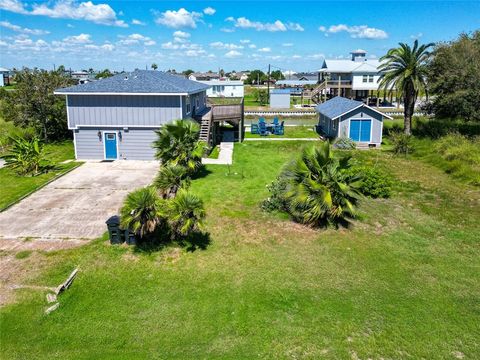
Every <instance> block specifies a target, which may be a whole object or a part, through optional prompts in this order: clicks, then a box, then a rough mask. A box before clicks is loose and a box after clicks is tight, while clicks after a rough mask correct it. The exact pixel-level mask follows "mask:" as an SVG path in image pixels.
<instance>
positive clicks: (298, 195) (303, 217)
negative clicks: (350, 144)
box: [282, 142, 361, 226]
mask: <svg viewBox="0 0 480 360" xmlns="http://www.w3.org/2000/svg"><path fill="white" fill-rule="evenodd" d="M350 166H351V165H350V157H349V156H344V157H342V158H340V159H337V158H336V157H334V155H333V151H332V149H331V146H330V144H329V143H328V142H324V143H322V144H320V145H319V146H309V147H306V148H305V149H304V150H303V151H302V154H301V156H300V157H299V158H298V159H297V160H295V161H293V162H292V163H290V164H289V165H287V167H286V168H285V170H284V173H283V174H282V176H285V177H286V179H287V184H288V185H287V199H288V201H289V212H290V214H291V215H292V216H293V218H294V219H296V220H297V221H299V222H301V223H304V224H307V225H311V226H321V225H327V224H329V225H334V226H338V224H339V223H341V222H345V221H348V220H349V219H351V218H353V217H354V216H355V205H356V203H357V200H358V199H359V198H360V196H361V195H360V192H359V187H360V185H361V182H360V179H359V177H356V176H355V175H351V174H349V173H348V172H347V170H348V169H349V168H350Z"/></svg>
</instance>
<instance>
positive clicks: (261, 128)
mask: <svg viewBox="0 0 480 360" xmlns="http://www.w3.org/2000/svg"><path fill="white" fill-rule="evenodd" d="M258 133H259V134H260V135H261V136H266V135H268V132H267V125H266V124H265V121H264V122H259V123H258Z"/></svg>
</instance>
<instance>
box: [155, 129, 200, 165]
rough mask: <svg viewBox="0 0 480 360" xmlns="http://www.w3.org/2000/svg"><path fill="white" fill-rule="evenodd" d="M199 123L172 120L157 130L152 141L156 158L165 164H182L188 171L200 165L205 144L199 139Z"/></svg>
mask: <svg viewBox="0 0 480 360" xmlns="http://www.w3.org/2000/svg"><path fill="white" fill-rule="evenodd" d="M199 132H200V125H198V123H196V122H195V121H193V120H174V121H173V122H171V123H169V124H166V125H164V126H163V127H162V129H161V130H158V131H157V135H158V137H157V139H156V140H155V141H154V142H153V148H154V149H155V151H156V154H155V156H156V158H157V159H158V160H161V162H162V163H163V164H164V165H166V164H168V163H171V164H173V165H180V166H184V167H186V168H187V169H188V171H189V172H190V173H193V172H195V171H196V170H197V169H198V168H199V167H200V166H201V161H202V156H203V154H204V153H205V149H206V147H207V144H206V143H205V142H202V141H199Z"/></svg>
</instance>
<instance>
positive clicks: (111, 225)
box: [105, 215, 125, 244]
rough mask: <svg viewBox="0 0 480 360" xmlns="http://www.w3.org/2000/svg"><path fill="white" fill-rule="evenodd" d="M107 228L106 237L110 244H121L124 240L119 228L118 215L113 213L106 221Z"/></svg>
mask: <svg viewBox="0 0 480 360" xmlns="http://www.w3.org/2000/svg"><path fill="white" fill-rule="evenodd" d="M105 223H106V224H107V228H108V237H109V238H110V244H121V243H123V242H124V241H125V239H124V236H123V234H122V231H121V230H120V216H118V215H113V216H111V217H110V218H109V219H108V220H107V221H106V222H105Z"/></svg>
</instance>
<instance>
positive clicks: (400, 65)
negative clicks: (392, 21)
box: [379, 40, 434, 135]
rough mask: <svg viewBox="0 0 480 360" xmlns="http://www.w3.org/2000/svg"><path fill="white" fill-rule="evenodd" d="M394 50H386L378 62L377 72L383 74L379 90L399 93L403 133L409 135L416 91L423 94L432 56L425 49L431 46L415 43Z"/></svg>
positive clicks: (401, 45)
mask: <svg viewBox="0 0 480 360" xmlns="http://www.w3.org/2000/svg"><path fill="white" fill-rule="evenodd" d="M399 45H400V46H399V47H398V48H393V49H390V50H388V52H387V54H386V55H385V56H383V57H381V58H380V61H384V63H383V64H381V65H380V67H379V70H380V71H381V72H383V73H384V74H383V75H382V77H381V80H380V85H379V87H380V88H383V90H384V91H386V92H389V93H390V94H391V93H392V91H393V90H397V91H399V92H401V94H402V98H403V103H404V107H405V108H404V132H405V134H407V135H410V134H411V128H412V116H413V112H414V110H415V102H416V101H417V97H418V94H419V92H420V91H422V90H423V91H425V94H427V95H428V93H427V84H426V78H427V65H428V62H429V60H430V58H431V56H432V52H431V51H429V49H430V48H431V47H432V46H434V44H433V43H430V44H425V45H420V46H419V45H418V40H415V42H414V43H413V47H410V46H409V45H407V44H405V43H399Z"/></svg>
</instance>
